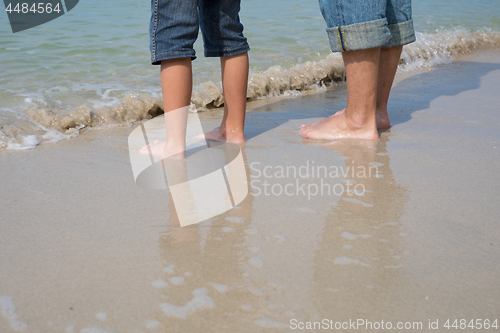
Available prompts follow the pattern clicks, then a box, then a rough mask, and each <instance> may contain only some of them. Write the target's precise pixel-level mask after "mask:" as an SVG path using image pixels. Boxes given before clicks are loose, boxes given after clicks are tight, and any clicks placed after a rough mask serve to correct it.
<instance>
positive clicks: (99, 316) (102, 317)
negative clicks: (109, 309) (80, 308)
mask: <svg viewBox="0 0 500 333" xmlns="http://www.w3.org/2000/svg"><path fill="white" fill-rule="evenodd" d="M95 317H96V318H97V319H99V320H106V319H108V314H107V313H105V312H99V313H96V315H95Z"/></svg>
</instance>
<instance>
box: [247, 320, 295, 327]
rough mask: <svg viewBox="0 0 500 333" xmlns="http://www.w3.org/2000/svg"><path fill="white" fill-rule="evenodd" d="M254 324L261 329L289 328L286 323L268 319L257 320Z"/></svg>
mask: <svg viewBox="0 0 500 333" xmlns="http://www.w3.org/2000/svg"><path fill="white" fill-rule="evenodd" d="M254 323H256V324H257V325H259V326H261V327H266V328H285V327H288V328H289V327H290V326H289V325H288V324H286V323H283V322H281V321H276V320H272V319H269V318H261V319H257V320H255V321H254Z"/></svg>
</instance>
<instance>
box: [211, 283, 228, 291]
mask: <svg viewBox="0 0 500 333" xmlns="http://www.w3.org/2000/svg"><path fill="white" fill-rule="evenodd" d="M213 286H214V288H215V290H217V291H218V292H220V293H225V292H226V291H228V290H229V287H228V286H226V285H224V284H218V283H214V284H213Z"/></svg>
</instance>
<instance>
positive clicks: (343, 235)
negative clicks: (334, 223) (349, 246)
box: [340, 231, 358, 239]
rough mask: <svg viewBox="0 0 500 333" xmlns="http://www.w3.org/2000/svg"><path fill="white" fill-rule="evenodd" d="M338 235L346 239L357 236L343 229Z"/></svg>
mask: <svg viewBox="0 0 500 333" xmlns="http://www.w3.org/2000/svg"><path fill="white" fill-rule="evenodd" d="M340 236H342V237H344V238H347V239H356V238H357V237H358V236H356V235H354V234H351V233H350V232H347V231H344V232H343V233H342V234H341V235H340Z"/></svg>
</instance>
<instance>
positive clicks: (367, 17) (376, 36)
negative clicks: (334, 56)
mask: <svg viewBox="0 0 500 333" xmlns="http://www.w3.org/2000/svg"><path fill="white" fill-rule="evenodd" d="M319 6H320V9H321V13H322V14H323V17H324V19H325V21H326V25H327V29H326V32H327V33H328V38H329V40H330V48H331V49H332V51H333V52H342V51H354V50H363V49H369V48H372V47H384V48H387V47H393V46H402V45H406V44H409V43H412V42H414V41H415V32H414V30H413V20H412V18H411V0H319Z"/></svg>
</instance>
